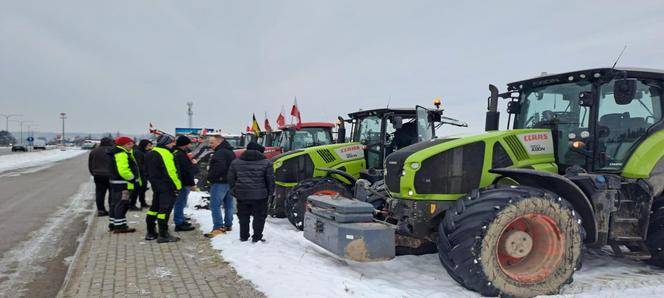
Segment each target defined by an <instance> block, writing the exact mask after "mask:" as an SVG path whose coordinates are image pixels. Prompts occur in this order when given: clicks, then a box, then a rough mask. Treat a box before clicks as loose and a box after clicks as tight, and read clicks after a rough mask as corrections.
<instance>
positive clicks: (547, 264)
mask: <svg viewBox="0 0 664 298" xmlns="http://www.w3.org/2000/svg"><path fill="white" fill-rule="evenodd" d="M580 223H581V220H580V219H579V217H578V216H577V214H576V213H575V212H574V210H573V207H572V206H571V204H569V203H568V202H567V201H565V200H564V199H562V198H560V197H559V196H558V195H556V194H554V193H551V192H548V191H544V190H541V189H537V188H532V187H527V186H496V185H493V186H489V187H488V188H485V189H481V190H475V191H473V192H472V193H471V194H470V195H469V196H467V197H465V198H461V199H459V200H458V201H457V203H456V205H455V207H453V208H451V209H450V210H448V211H447V212H446V214H445V217H444V219H443V220H442V221H441V223H440V225H439V231H438V240H437V241H438V242H437V244H438V256H439V258H440V261H441V263H442V264H443V266H444V267H445V269H446V270H447V272H448V273H449V274H450V275H451V276H452V278H454V280H456V281H457V282H459V283H460V284H461V285H463V286H464V287H466V288H468V289H470V290H473V291H477V292H479V293H480V294H482V295H485V296H498V295H501V296H503V295H506V296H515V297H533V296H538V295H546V294H557V293H559V291H560V288H561V287H562V286H564V285H565V284H567V283H571V282H572V275H573V274H574V271H576V270H577V269H578V268H580V265H581V263H580V262H581V248H582V241H583V234H584V233H583V228H582V227H581V225H580Z"/></svg>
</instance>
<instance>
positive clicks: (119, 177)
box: [88, 134, 274, 243]
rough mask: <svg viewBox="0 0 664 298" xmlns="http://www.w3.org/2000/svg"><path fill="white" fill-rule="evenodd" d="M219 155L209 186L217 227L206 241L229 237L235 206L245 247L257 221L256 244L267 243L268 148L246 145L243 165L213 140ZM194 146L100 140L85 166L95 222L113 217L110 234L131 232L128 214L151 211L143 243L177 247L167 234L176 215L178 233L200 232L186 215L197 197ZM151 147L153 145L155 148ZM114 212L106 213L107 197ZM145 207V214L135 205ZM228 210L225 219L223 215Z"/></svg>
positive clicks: (166, 138) (162, 139)
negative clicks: (90, 181) (189, 203)
mask: <svg viewBox="0 0 664 298" xmlns="http://www.w3.org/2000/svg"><path fill="white" fill-rule="evenodd" d="M208 143H209V146H210V147H211V148H212V149H213V150H214V152H213V153H212V156H211V157H210V162H209V164H208V175H207V177H206V180H207V183H209V185H210V205H209V207H210V211H211V214H212V221H213V228H212V231H210V232H209V233H205V236H206V237H208V238H212V237H216V236H219V235H222V234H224V233H226V232H228V231H231V230H232V226H233V214H235V208H234V207H235V206H234V198H235V199H237V215H238V219H239V222H240V240H241V241H248V240H249V237H250V235H249V234H250V233H249V225H250V221H251V218H252V217H253V224H252V229H253V235H251V238H252V241H253V242H259V241H264V238H263V229H264V226H265V219H266V217H267V208H268V207H267V206H268V200H269V196H271V195H272V194H273V193H274V174H273V170H272V163H271V161H270V160H268V159H266V158H265V156H264V155H263V152H264V150H265V148H264V147H263V146H261V145H259V144H257V143H255V142H252V143H249V144H248V145H247V147H246V150H245V151H244V152H243V153H242V154H241V155H240V157H239V158H236V157H235V153H234V152H233V149H234V148H233V147H232V146H231V145H230V144H229V143H228V142H227V141H226V140H225V139H224V137H223V136H221V135H212V136H210V137H209V139H208ZM190 144H191V140H190V139H189V138H188V137H186V136H180V137H178V138H177V139H176V138H175V137H173V136H171V135H168V134H162V135H160V136H159V137H158V138H157V140H156V145H154V144H153V143H152V141H150V140H147V139H144V140H141V141H140V142H139V143H138V145H136V144H135V143H134V140H133V139H131V138H129V137H118V138H116V139H115V140H113V139H111V138H103V139H102V140H101V142H100V144H99V147H98V148H95V149H93V150H92V151H91V152H90V155H89V161H88V167H89V170H90V174H91V175H92V176H93V178H94V182H95V187H96V191H95V192H96V204H97V215H98V216H108V217H109V225H108V227H109V231H111V232H113V233H116V234H120V233H132V232H135V231H136V229H134V228H130V227H129V225H128V223H127V219H126V214H127V211H128V210H141V209H142V208H149V210H148V211H147V214H146V217H145V223H146V226H147V234H146V235H145V239H146V240H157V242H158V243H168V242H175V241H179V240H180V239H179V238H178V237H175V236H173V235H171V234H170V233H169V218H170V214H171V212H173V222H174V224H175V231H191V230H194V229H195V227H194V226H193V225H192V224H191V223H190V222H189V218H187V217H185V215H184V208H185V207H186V205H187V198H188V196H189V193H190V192H191V191H192V190H196V179H195V178H194V176H195V174H196V173H197V172H198V165H197V164H198V162H197V160H195V159H193V158H192V156H191V153H190ZM153 145H154V146H153ZM148 183H149V184H150V186H151V188H152V194H153V195H152V202H151V204H148V203H147V201H146V199H145V194H146V192H147V190H148V189H149V188H148ZM107 193H110V194H109V204H108V206H109V208H108V210H107V209H106V208H105V198H106V194H107ZM139 202H140V207H139V206H137V203H139ZM222 207H223V211H224V212H223V213H222Z"/></svg>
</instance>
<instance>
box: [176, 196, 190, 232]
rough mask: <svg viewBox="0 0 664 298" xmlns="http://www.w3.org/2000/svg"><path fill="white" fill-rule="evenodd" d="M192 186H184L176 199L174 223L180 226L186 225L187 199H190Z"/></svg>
mask: <svg viewBox="0 0 664 298" xmlns="http://www.w3.org/2000/svg"><path fill="white" fill-rule="evenodd" d="M190 189H191V187H190V186H183V187H182V189H180V193H178V197H177V198H176V199H175V205H174V206H173V223H175V225H176V226H179V225H181V224H183V223H184V207H187V197H189V191H190Z"/></svg>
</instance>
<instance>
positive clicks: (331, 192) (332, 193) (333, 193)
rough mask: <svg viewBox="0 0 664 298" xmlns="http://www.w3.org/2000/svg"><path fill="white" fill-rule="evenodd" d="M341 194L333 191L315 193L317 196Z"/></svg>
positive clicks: (325, 190)
mask: <svg viewBox="0 0 664 298" xmlns="http://www.w3.org/2000/svg"><path fill="white" fill-rule="evenodd" d="M338 194H339V192H338V191H335V190H331V189H324V190H319V191H317V192H315V193H314V195H316V196H336V195H338Z"/></svg>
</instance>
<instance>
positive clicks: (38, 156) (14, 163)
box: [0, 148, 90, 173]
mask: <svg viewBox="0 0 664 298" xmlns="http://www.w3.org/2000/svg"><path fill="white" fill-rule="evenodd" d="M87 152H90V151H86V150H81V149H73V148H67V150H66V151H61V150H57V149H54V150H44V151H33V152H26V153H14V154H8V155H0V173H2V172H5V171H9V170H15V169H21V168H28V167H35V166H43V165H45V164H48V163H53V162H56V161H60V160H65V159H69V158H72V157H75V156H78V155H81V154H85V153H87Z"/></svg>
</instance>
